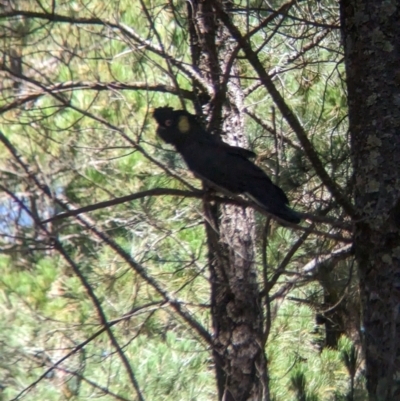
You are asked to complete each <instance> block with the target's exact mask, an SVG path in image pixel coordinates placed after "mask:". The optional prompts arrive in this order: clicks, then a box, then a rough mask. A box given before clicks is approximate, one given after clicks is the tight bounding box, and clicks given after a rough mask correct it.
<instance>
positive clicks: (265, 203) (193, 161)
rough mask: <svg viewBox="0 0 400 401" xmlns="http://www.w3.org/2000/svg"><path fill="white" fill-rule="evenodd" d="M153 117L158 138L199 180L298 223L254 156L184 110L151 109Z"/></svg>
mask: <svg viewBox="0 0 400 401" xmlns="http://www.w3.org/2000/svg"><path fill="white" fill-rule="evenodd" d="M154 118H155V120H156V121H157V123H158V127H157V135H158V136H159V137H160V138H162V139H163V140H164V141H165V142H167V143H169V144H171V145H173V146H174V147H175V149H176V150H177V151H178V152H179V153H180V154H181V155H182V157H183V159H184V160H185V162H186V164H187V165H188V167H189V169H190V170H191V171H193V172H194V173H195V174H196V175H197V176H198V177H199V178H201V179H203V180H205V181H206V182H208V183H211V184H212V185H213V186H216V187H218V188H220V189H222V190H224V191H228V192H231V193H234V194H238V193H244V194H246V195H247V196H249V197H250V198H251V199H252V200H253V201H255V202H256V203H257V204H258V205H259V206H261V207H262V208H264V209H265V210H266V211H267V212H269V213H271V214H273V215H275V216H277V217H279V218H281V219H283V220H286V221H288V222H290V223H299V222H300V216H299V214H298V213H296V212H295V211H294V210H292V209H290V208H289V206H288V204H289V201H288V198H287V196H286V195H285V193H284V192H283V191H282V189H281V188H279V187H278V186H277V185H275V184H274V183H273V182H272V181H271V180H270V179H269V177H268V176H267V175H266V174H265V173H264V171H263V170H261V169H260V168H259V167H257V166H256V165H255V164H254V163H253V162H252V161H250V160H249V159H250V158H252V157H254V156H255V154H254V153H253V152H251V151H250V150H247V149H243V148H240V147H237V146H231V145H228V144H227V143H225V142H222V141H221V140H219V139H217V137H215V136H214V135H212V134H210V133H209V132H207V131H206V130H205V129H204V128H202V126H201V124H200V123H199V122H198V121H197V119H196V117H195V116H193V115H192V114H190V113H188V112H187V111H184V110H174V109H172V108H171V107H160V108H157V109H155V110H154Z"/></svg>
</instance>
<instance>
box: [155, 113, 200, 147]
mask: <svg viewBox="0 0 400 401" xmlns="http://www.w3.org/2000/svg"><path fill="white" fill-rule="evenodd" d="M153 117H154V119H155V120H156V121H157V124H158V127H157V135H158V136H160V137H161V138H162V139H163V140H164V141H165V142H167V143H171V144H172V145H177V144H178V143H179V142H182V141H185V140H186V137H187V135H188V134H190V132H191V129H192V128H193V127H194V126H195V125H196V122H195V117H194V116H193V115H192V114H190V113H188V112H187V111H185V110H174V109H173V108H172V107H158V108H156V109H155V110H154V112H153Z"/></svg>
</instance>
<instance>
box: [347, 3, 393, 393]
mask: <svg viewBox="0 0 400 401" xmlns="http://www.w3.org/2000/svg"><path fill="white" fill-rule="evenodd" d="M341 17H342V29H343V34H344V45H345V60H346V70H347V86H348V100H349V121H350V131H351V146H352V157H353V166H354V176H355V204H356V209H357V212H358V219H357V221H356V225H355V252H356V258H357V261H358V265H359V275H360V289H361V302H362V313H363V327H364V346H365V358H366V368H367V389H368V392H369V399H370V400H371V401H378V400H379V401H381V400H386V401H389V400H390V401H392V400H398V399H400V387H399V377H400V376H399V374H400V335H399V332H400V314H399V311H400V309H399V308H400V207H399V205H400V201H399V198H400V131H399V130H400V25H399V21H400V5H399V2H398V1H397V0H388V1H380V0H342V1H341Z"/></svg>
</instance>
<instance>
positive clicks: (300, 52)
mask: <svg viewBox="0 0 400 401" xmlns="http://www.w3.org/2000/svg"><path fill="white" fill-rule="evenodd" d="M306 3H307V4H306ZM314 3H316V4H314ZM317 3H318V4H317ZM269 4H270V6H271V7H280V6H281V5H282V4H281V2H278V1H275V2H269ZM250 5H251V6H252V9H251V10H243V9H240V7H242V8H243V4H242V3H240V2H237V4H236V6H237V7H238V9H237V10H236V11H234V12H233V15H232V18H233V19H234V21H235V24H236V26H238V27H239V28H240V29H243V32H246V29H248V30H249V31H251V29H252V28H254V27H256V26H258V25H259V24H260V22H261V21H262V20H263V19H264V18H268V17H269V16H270V15H271V10H269V9H267V8H266V7H265V2H260V1H252V2H250ZM53 6H54V7H55V9H54V12H55V14H56V15H61V16H64V17H65V18H64V19H68V18H71V19H72V22H70V21H68V20H65V21H64V20H63V21H59V20H57V19H54V18H53V17H51V18H50V17H49V16H47V17H48V18H44V17H43V18H40V17H35V18H29V17H28V16H19V17H18V18H17V17H16V18H13V19H9V21H4V20H1V21H0V23H1V29H2V32H3V33H4V35H3V36H2V38H3V39H2V41H3V42H4V49H5V50H4V51H3V50H2V52H3V54H2V60H5V61H4V65H5V66H7V68H8V67H10V63H9V60H10V57H11V56H10V54H11V52H10V49H11V48H13V49H17V50H18V51H19V52H20V53H21V57H22V60H23V64H22V73H23V78H16V77H15V76H14V75H13V74H11V73H7V71H6V70H4V71H1V74H3V75H4V83H3V84H2V85H3V86H2V94H1V96H0V108H3V107H4V108H5V107H8V106H9V109H7V110H6V111H4V110H5V109H1V115H0V125H1V126H2V128H1V129H2V133H3V134H4V135H5V136H6V138H7V139H8V141H9V142H10V143H11V144H12V145H13V146H14V147H15V149H16V152H15V155H13V154H12V152H10V150H9V149H8V148H7V146H5V145H4V142H3V143H2V144H0V173H1V181H2V182H1V185H4V187H5V188H6V189H7V190H8V191H9V192H7V193H6V192H4V191H2V194H1V199H0V211H1V213H0V214H1V217H0V235H1V237H0V246H1V251H2V253H3V254H2V255H0V271H1V277H0V312H1V315H2V323H1V327H0V386H1V387H0V388H3V387H4V390H3V391H2V392H1V394H0V400H2V399H4V400H11V399H14V398H15V397H17V396H18V394H19V393H20V392H22V391H24V390H25V389H27V388H28V386H30V385H31V384H32V383H33V382H35V381H36V380H39V378H40V377H41V375H43V374H44V373H45V372H46V371H47V370H48V369H49V368H51V367H52V366H54V364H55V363H57V362H58V361H60V360H61V359H62V358H64V357H66V356H68V357H67V358H66V360H65V361H62V362H60V364H59V365H57V367H55V369H54V370H53V371H51V372H48V373H47V374H46V375H45V376H44V377H43V378H41V379H40V380H39V382H38V384H37V385H35V386H34V387H33V388H32V390H30V391H29V392H27V393H24V395H23V397H22V398H21V399H24V400H39V399H43V400H50V401H51V400H59V399H76V400H85V399H89V398H93V397H97V398H99V399H102V400H103V399H107V400H111V399H116V398H117V396H116V395H118V396H120V397H125V399H138V396H137V394H136V393H135V390H134V387H135V386H134V383H132V379H131V377H130V375H129V373H128V369H127V367H126V365H125V364H124V361H123V360H122V358H121V355H120V354H118V350H120V351H121V353H123V354H124V355H125V356H126V358H127V360H128V362H129V365H130V367H131V369H132V372H133V375H134V377H135V379H136V381H137V383H138V386H139V388H140V390H141V392H142V393H143V398H144V399H146V400H193V401H194V400H196V401H200V400H211V399H217V394H216V393H217V390H216V385H215V372H214V361H213V360H212V350H211V349H210V347H209V346H208V345H207V344H206V343H205V341H204V339H200V338H199V336H198V334H196V333H195V331H194V330H193V327H191V326H190V325H189V324H188V323H187V321H184V319H183V318H182V315H179V314H178V313H177V309H179V308H178V306H179V307H181V308H182V310H184V311H186V312H187V315H189V316H190V317H192V318H193V319H195V321H196V322H197V323H198V324H199V325H200V326H201V327H203V328H204V329H205V330H206V331H208V332H210V333H212V317H211V310H210V309H211V308H210V280H211V278H210V272H209V269H208V264H209V259H208V256H209V255H208V253H209V250H208V247H207V246H208V244H207V239H206V235H205V230H204V219H205V218H207V216H205V215H204V210H203V205H202V201H203V200H202V199H197V198H189V197H182V196H170V195H169V194H166V195H163V196H147V197H143V198H139V199H136V200H133V201H130V202H125V203H118V204H114V205H111V206H109V207H107V208H102V209H96V210H93V211H90V212H85V213H84V214H80V215H79V217H76V216H75V217H69V218H65V219H59V220H54V221H51V222H48V223H46V224H45V225H42V226H41V225H40V224H39V222H40V221H43V220H46V219H48V218H50V217H51V216H52V215H53V214H54V213H55V212H57V213H61V212H63V211H65V205H68V207H69V208H70V209H76V208H78V209H79V208H82V207H86V206H89V205H93V204H96V203H99V202H103V201H107V200H112V199H114V200H115V199H117V198H119V197H123V196H126V195H129V194H133V193H137V192H140V191H146V190H152V189H155V188H169V189H180V190H188V185H186V184H190V185H192V186H194V187H196V188H201V183H200V181H199V180H198V179H196V178H194V177H193V175H192V174H191V173H190V172H189V171H188V170H187V168H186V166H185V165H184V163H183V161H182V159H181V158H180V157H179V156H177V154H176V153H175V152H174V151H173V150H172V148H171V147H170V146H168V145H165V144H162V143H161V142H160V141H159V140H158V139H157V138H156V136H155V133H154V131H155V124H154V122H153V120H152V118H151V113H150V109H151V108H152V107H157V106H164V105H166V104H169V105H170V106H171V107H175V108H181V107H182V101H184V102H185V104H186V106H187V108H188V110H191V111H192V112H193V110H194V108H193V104H192V103H191V102H190V101H189V100H188V99H187V98H185V95H184V93H183V92H179V90H178V89H180V90H189V91H192V90H193V84H194V83H195V84H196V85H197V86H199V85H200V84H201V83H202V82H197V81H196V79H195V78H193V77H195V76H197V75H196V74H200V73H203V72H202V71H200V72H199V71H197V70H195V69H194V68H193V66H192V65H191V49H190V48H189V46H188V42H189V33H188V20H187V6H188V4H187V3H185V2H165V1H164V2H161V1H157V0H155V1H149V0H144V1H140V2H132V1H127V0H122V1H113V0H112V1H109V2H101V1H97V0H95V1H89V2H87V1H80V0H76V1H73V2H63V3H60V2H53V1H50V0H48V1H41V2H40V4H39V3H38V2H36V1H33V0H30V1H25V2H21V5H18V7H17V6H16V7H17V10H18V9H19V10H24V11H30V12H35V13H39V14H42V13H45V12H44V10H48V11H49V12H50V10H52V7H53ZM144 6H146V7H147V8H146V11H147V12H148V13H149V14H148V15H149V16H150V21H149V19H148V17H147V15H146V12H145V10H144V9H143V7H144ZM172 6H173V8H171V7H172ZM258 7H260V8H259V9H257V8H258ZM290 12H291V13H292V14H290V15H291V16H292V17H293V18H290V19H288V20H281V18H283V16H284V15H278V16H276V18H274V19H271V22H270V23H269V24H268V25H267V26H265V27H263V29H260V30H258V31H257V33H255V34H253V35H252V36H251V43H252V46H253V47H254V49H258V55H259V57H260V59H261V61H262V63H263V65H264V66H265V69H266V70H267V71H268V72H269V73H270V75H271V76H273V77H274V83H275V84H276V86H277V88H278V90H279V91H280V93H281V94H282V96H283V98H284V99H285V101H286V102H287V104H288V105H289V107H290V108H291V110H292V111H293V113H294V114H295V115H296V116H297V117H298V118H299V120H300V121H301V122H302V124H303V127H304V128H305V130H306V131H307V133H308V135H309V139H310V140H311V141H312V144H313V145H314V148H315V150H316V152H317V154H318V156H319V157H320V159H321V161H322V162H323V164H324V167H325V168H326V170H327V171H328V173H329V174H330V175H331V176H332V177H333V178H334V179H336V181H337V183H338V185H340V186H341V187H342V188H343V191H344V193H346V194H350V193H351V181H350V179H349V178H350V176H351V168H350V167H349V166H350V161H349V150H348V138H347V121H346V100H345V93H344V91H343V87H342V78H343V65H342V64H341V62H342V55H341V53H340V46H339V33H338V30H337V29H336V28H335V27H334V25H335V24H336V20H337V6H336V4H331V2H328V1H321V2H301V3H300V2H299V3H298V4H296V7H293V9H292V10H291V11H290ZM21 21H24V24H21ZM325 25H327V26H330V25H332V26H333V28H329V29H328V28H326V29H325V28H323V27H324V26H325ZM21 26H25V27H26V29H27V30H28V31H27V32H25V31H24V35H23V43H20V40H19V38H18V37H17V36H18V35H14V34H11V33H10V32H20V31H21V29H22V28H21ZM11 28H14V30H12V29H11ZM322 34H324V35H326V36H324V37H323V38H321V39H318V38H319V36H318V35H322ZM316 38H317V39H318V40H320V41H318V40H316ZM314 41H315V42H316V43H317V45H315V46H314V45H313V43H314ZM226 43H228V44H229V45H230V44H231V43H235V42H234V40H233V39H231V38H230V39H229V40H227V41H226ZM238 54H239V58H238V60H237V63H238V73H239V75H240V77H241V82H240V83H241V86H242V88H243V89H244V90H245V91H248V92H246V96H245V99H244V105H243V106H244V107H243V110H246V111H247V112H248V115H247V117H246V125H245V131H246V132H245V133H246V135H247V139H248V141H249V144H250V146H251V148H252V149H253V150H254V151H255V152H256V153H257V154H258V158H257V160H256V162H257V163H258V164H259V165H260V166H261V167H262V168H264V169H265V171H266V172H267V173H268V174H269V175H270V176H271V177H272V179H273V181H274V182H278V181H279V185H280V186H281V187H282V188H283V189H284V190H285V192H287V193H288V194H289V198H290V201H291V204H292V205H293V206H294V208H296V209H298V210H302V211H304V212H307V213H313V212H316V211H318V212H319V211H321V210H326V214H325V216H328V217H330V218H331V219H338V221H340V222H342V221H344V220H345V219H344V218H343V211H342V210H341V209H340V208H339V207H338V206H337V205H336V204H335V203H334V201H333V199H332V196H331V194H330V192H329V191H328V190H327V188H326V187H325V186H324V185H323V184H322V183H321V180H320V178H319V177H318V174H316V172H315V170H314V168H313V166H312V165H311V163H310V161H309V159H308V158H307V157H306V155H305V152H304V149H303V148H302V147H301V146H300V144H299V141H298V138H297V137H296V135H295V133H294V132H293V130H292V129H291V128H290V126H289V125H288V123H287V120H286V119H285V118H284V116H282V115H281V113H280V111H279V110H278V109H277V108H276V106H274V104H273V101H272V99H271V96H270V95H269V93H267V92H266V90H265V89H264V88H263V87H262V86H261V85H259V86H258V87H257V88H253V89H252V85H253V84H254V82H256V81H255V79H254V74H255V73H254V70H253V68H252V67H251V65H250V64H249V62H248V60H246V59H245V58H244V57H243V53H242V52H241V51H239V53H238ZM202 57H206V56H205V55H203V56H202ZM188 71H189V72H190V73H188ZM3 75H2V78H3ZM204 75H205V76H206V73H204ZM203 80H205V78H204V79H203ZM72 84H73V85H72ZM124 85H126V87H125V86H124ZM156 85H166V86H168V88H167V90H166V92H165V91H164V90H165V88H164V89H163V90H162V91H161V89H160V88H158V87H157V88H158V89H157V88H155V86H156ZM200 86H201V85H200ZM171 88H173V89H171ZM202 90H203V88H202ZM255 117H256V118H255ZM257 117H258V119H257ZM259 120H261V123H262V124H260V121H259ZM24 166H28V168H27V169H25V168H24ZM170 172H173V173H174V174H175V176H172V175H171V173H170ZM176 176H178V177H180V178H181V180H178V179H177V178H176ZM33 178H35V180H36V181H37V182H39V183H40V185H39V186H38V185H37V183H36V182H35V180H34V179H33ZM48 192H49V193H50V196H47V193H48ZM10 193H11V194H14V195H15V198H13V197H11V195H10ZM16 199H20V200H21V202H20V203H18V202H17V200H16ZM24 208H25V209H24ZM29 213H30V214H29ZM304 224H305V225H309V222H306V223H304ZM310 227H311V225H310ZM317 228H318V230H319V232H320V233H321V232H328V233H330V234H332V235H334V234H335V235H338V236H339V235H342V236H343V237H345V238H348V237H349V235H350V234H349V233H348V232H347V231H345V230H342V229H341V228H340V227H338V226H331V225H330V224H328V223H323V224H320V225H319V226H318V227H317ZM311 229H315V227H311ZM256 232H257V239H256V251H257V252H256V253H257V256H256V262H257V273H258V276H257V282H259V283H260V289H261V290H262V289H263V287H266V288H267V287H268V285H267V284H269V283H266V282H264V279H266V280H267V281H268V280H272V279H273V278H274V277H275V275H276V274H278V273H279V274H278V275H279V277H278V280H277V281H276V282H275V283H274V286H273V288H271V291H270V294H269V295H273V294H277V293H279V291H281V290H282V291H281V294H283V295H277V296H276V297H275V298H274V301H273V302H272V303H271V310H272V321H271V325H272V327H271V332H270V333H269V338H268V342H267V346H266V353H267V357H268V363H269V366H268V370H269V373H270V387H271V388H270V390H271V394H272V397H273V399H275V400H279V401H283V400H285V401H291V400H293V401H295V400H304V401H314V400H321V401H325V400H326V401H330V400H332V401H333V400H336V399H341V398H340V397H342V398H343V397H348V396H349V394H353V392H354V393H356V392H357V391H360V388H362V378H360V376H361V375H360V374H359V364H360V361H359V355H358V353H357V352H358V351H356V348H354V346H352V345H351V344H350V342H349V340H347V339H346V338H345V337H342V338H341V340H340V342H339V344H338V350H335V349H328V348H324V349H323V350H322V351H321V346H320V345H321V343H323V340H324V332H323V329H320V330H321V331H320V332H319V333H316V331H315V324H314V316H315V314H316V309H318V306H319V305H320V304H322V303H323V302H324V300H323V296H322V295H321V294H322V292H323V289H322V286H321V285H320V283H319V282H316V281H315V277H316V275H317V273H316V271H312V272H311V273H310V272H305V271H304V266H306V265H307V263H309V262H310V261H313V260H314V259H318V257H319V256H321V255H329V254H330V253H331V252H332V250H335V249H337V248H338V247H341V246H342V245H343V244H342V243H341V242H340V241H339V240H335V239H334V238H332V235H331V237H329V238H328V237H327V236H323V235H320V234H318V233H316V234H309V235H308V236H305V232H303V231H295V230H293V229H291V228H288V227H281V226H278V225H277V224H276V223H274V222H272V223H270V225H269V235H268V241H264V240H263V235H264V233H265V232H266V230H265V218H264V216H261V215H257V219H256ZM98 233H102V234H103V236H101V235H99V234H98ZM303 237H304V239H303V243H302V245H301V247H300V248H299V249H298V250H297V251H296V252H294V255H292V257H291V258H290V260H289V261H288V262H287V264H286V265H285V266H281V268H280V270H279V271H278V267H279V266H280V265H281V264H282V263H283V261H284V260H285V257H286V255H288V253H289V252H290V250H291V249H292V248H293V247H294V246H295V245H296V243H297V242H298V241H300V240H302V238H303ZM265 242H267V246H266V247H265V248H263V247H264V244H265ZM124 252H125V253H124ZM262 255H266V257H265V262H266V266H263V257H262ZM129 258H130V259H131V260H133V261H134V263H130V262H129V260H128V259H129ZM349 266H350V263H347V261H344V262H342V264H341V266H340V267H341V271H340V272H337V273H336V274H337V278H338V281H339V279H340V280H341V282H343V281H346V279H347V277H348V271H349V270H350V269H349ZM264 273H265V274H264ZM154 283H156V284H157V285H158V287H157V288H156V286H155V285H154ZM159 288H161V289H162V290H163V291H164V292H165V293H166V294H167V295H168V297H169V298H170V301H168V302H167V301H165V299H163V297H162V296H161V293H160V291H159ZM338 288H339V287H338ZM340 288H341V287H340ZM89 289H90V290H91V291H92V292H90V291H89ZM286 296H291V297H295V298H297V299H300V300H303V301H304V302H303V303H298V302H296V303H295V302H293V301H291V300H290V299H289V298H287V297H286ZM172 300H177V303H175V304H174V303H173V302H172ZM177 305H178V306H177ZM330 306H331V305H329V306H328V307H330ZM326 309H327V308H326ZM100 310H101V312H102V313H103V314H104V316H105V318H106V320H107V321H108V322H113V323H115V324H113V325H112V326H110V327H109V329H110V330H111V332H112V334H113V336H114V339H115V342H113V341H112V340H111V336H110V333H108V334H107V333H106V332H102V333H99V331H100V330H101V329H102V328H104V321H103V317H102V316H101V314H100V313H99V311H100ZM114 319H116V320H118V319H120V320H119V321H118V322H116V321H114ZM321 332H322V334H321ZM92 336H93V338H92ZM88 339H91V340H90V341H89V342H88V343H87V344H85V345H84V346H83V345H82V344H83V343H84V342H85V341H86V340H88ZM116 343H117V344H118V347H119V349H118V347H116V346H115V344H116ZM81 345H82V346H81ZM76 347H78V349H76ZM73 350H76V352H75V353H74V352H72V351H73ZM357 379H359V380H358V381H357ZM353 390H354V391H353ZM0 391H1V390H0ZM360 393H361V391H360ZM343 399H344V398H343ZM360 399H361V398H360Z"/></svg>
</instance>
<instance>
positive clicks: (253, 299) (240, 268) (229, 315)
mask: <svg viewBox="0 0 400 401" xmlns="http://www.w3.org/2000/svg"><path fill="white" fill-rule="evenodd" d="M221 4H222V3H221ZM213 5H214V1H212V0H205V1H194V2H191V3H190V5H189V6H188V7H189V32H190V37H191V48H192V57H193V62H194V64H195V65H196V66H197V67H199V71H201V72H202V75H203V78H204V79H206V80H207V81H208V83H209V84H210V86H212V87H213V89H214V97H213V99H211V102H210V103H209V104H208V105H203V111H205V113H206V114H207V118H206V119H207V122H208V126H209V129H210V130H212V131H214V132H215V133H216V134H218V133H219V132H220V131H221V127H222V131H223V132H224V133H225V135H224V136H223V140H225V141H227V142H229V143H231V144H234V145H236V146H241V147H246V146H247V141H246V137H245V135H244V131H243V113H242V102H243V92H242V89H241V86H240V82H239V80H235V79H232V78H230V79H229V81H225V80H224V74H225V73H226V71H227V69H228V70H229V69H230V74H229V75H236V74H235V72H236V71H235V68H236V67H235V64H234V63H232V58H231V56H232V54H233V52H235V49H234V47H235V46H234V44H230V42H229V41H228V40H227V39H228V37H225V36H227V32H226V31H225V30H224V28H223V27H222V25H220V24H219V23H218V21H217V20H216V18H215V13H214V11H213ZM225 76H228V74H226V75H225ZM196 108H197V109H199V108H200V107H199V105H198V107H196ZM204 207H205V214H206V216H207V218H206V229H207V237H208V245H209V261H210V263H209V265H210V273H211V291H212V295H211V296H212V320H213V330H214V350H213V351H214V352H213V354H214V360H215V365H216V375H217V385H218V391H219V399H221V400H225V401H230V400H232V401H233V400H235V401H245V400H266V401H267V400H269V389H268V375H267V365H266V358H265V353H264V349H263V345H262V344H263V343H264V342H263V337H264V335H263V312H262V307H261V305H260V303H259V289H258V285H257V280H256V277H257V274H256V268H255V263H254V259H255V220H254V212H253V211H252V210H251V209H244V208H241V207H236V206H232V205H224V206H222V205H215V204H214V205H210V204H209V203H208V202H207V201H206V202H205V205H204Z"/></svg>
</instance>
